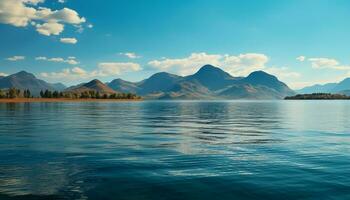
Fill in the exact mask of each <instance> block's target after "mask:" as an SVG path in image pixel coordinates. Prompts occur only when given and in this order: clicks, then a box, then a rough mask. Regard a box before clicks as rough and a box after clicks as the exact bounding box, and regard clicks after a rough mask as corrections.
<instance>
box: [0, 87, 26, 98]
mask: <svg viewBox="0 0 350 200" xmlns="http://www.w3.org/2000/svg"><path fill="white" fill-rule="evenodd" d="M30 94H31V93H30V91H29V90H24V91H23V92H22V91H21V90H19V89H16V88H10V89H7V90H0V98H1V99H14V98H22V97H24V98H30V97H31V96H30Z"/></svg>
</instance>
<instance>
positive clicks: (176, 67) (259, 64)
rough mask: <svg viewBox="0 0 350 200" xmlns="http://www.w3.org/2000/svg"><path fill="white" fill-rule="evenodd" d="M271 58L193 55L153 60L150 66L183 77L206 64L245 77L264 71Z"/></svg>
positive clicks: (254, 54)
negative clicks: (257, 71)
mask: <svg viewBox="0 0 350 200" xmlns="http://www.w3.org/2000/svg"><path fill="white" fill-rule="evenodd" d="M268 60H269V58H268V57H267V56H266V55H264V54H257V53H247V54H240V55H237V56H232V55H220V54H207V53H192V54H191V55H190V56H189V57H186V58H179V59H169V58H163V59H161V60H153V61H150V62H149V63H148V64H149V65H151V66H152V67H154V68H157V69H159V70H162V71H168V72H173V73H178V74H181V75H189V74H192V73H194V72H196V71H198V69H199V68H200V67H202V66H203V65H206V64H211V65H214V66H218V67H221V68H222V69H223V70H225V71H227V72H229V73H231V74H232V75H235V76H245V75H247V74H249V73H250V72H252V71H256V70H262V69H264V68H265V64H266V63H267V62H268Z"/></svg>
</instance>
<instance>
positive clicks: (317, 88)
mask: <svg viewBox="0 0 350 200" xmlns="http://www.w3.org/2000/svg"><path fill="white" fill-rule="evenodd" d="M346 90H350V78H346V79H344V80H343V81H341V82H339V83H328V84H324V85H320V84H316V85H313V86H309V87H305V88H303V89H301V90H297V93H299V94H311V93H339V94H341V93H342V92H343V91H346Z"/></svg>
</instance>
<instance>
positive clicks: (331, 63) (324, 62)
mask: <svg viewBox="0 0 350 200" xmlns="http://www.w3.org/2000/svg"><path fill="white" fill-rule="evenodd" d="M308 61H310V62H311V67H312V68H314V69H334V70H350V65H341V64H340V63H339V62H338V61H337V60H336V59H332V58H309V59H308Z"/></svg>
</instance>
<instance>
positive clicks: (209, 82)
mask: <svg viewBox="0 0 350 200" xmlns="http://www.w3.org/2000/svg"><path fill="white" fill-rule="evenodd" d="M11 87H15V88H18V89H30V90H31V91H32V94H34V95H38V94H39V93H40V91H41V90H58V91H63V92H65V93H82V92H85V91H91V90H93V91H95V92H99V93H100V94H112V93H118V92H123V93H135V94H137V95H140V96H142V97H144V98H145V99H283V98H284V97H286V96H291V95H294V94H295V92H294V91H293V90H291V89H290V88H289V87H288V86H287V85H286V84H285V83H283V82H281V81H279V80H278V79H277V77H275V76H273V75H270V74H268V73H266V72H264V71H256V72H253V73H251V74H250V75H248V76H247V77H233V76H231V75H230V74H229V73H227V72H225V71H223V70H222V69H220V68H218V67H214V66H212V65H205V66H203V67H202V68H200V70H198V71H197V72H196V73H195V74H192V75H189V76H178V75H174V74H170V73H166V72H160V73H156V74H154V75H152V76H151V77H149V78H147V79H145V80H143V81H140V82H129V81H125V80H122V79H115V80H112V81H111V82H109V83H102V82H101V81H99V80H96V79H95V80H92V81H90V82H88V83H82V84H79V85H76V86H71V87H68V88H66V87H65V86H64V85H63V84H60V83H55V84H52V83H47V82H45V81H43V80H40V79H37V78H36V77H35V76H34V75H33V74H31V73H28V72H25V71H22V72H19V73H16V74H13V75H10V76H6V77H2V78H0V89H4V88H11ZM349 88H350V87H349Z"/></svg>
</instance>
